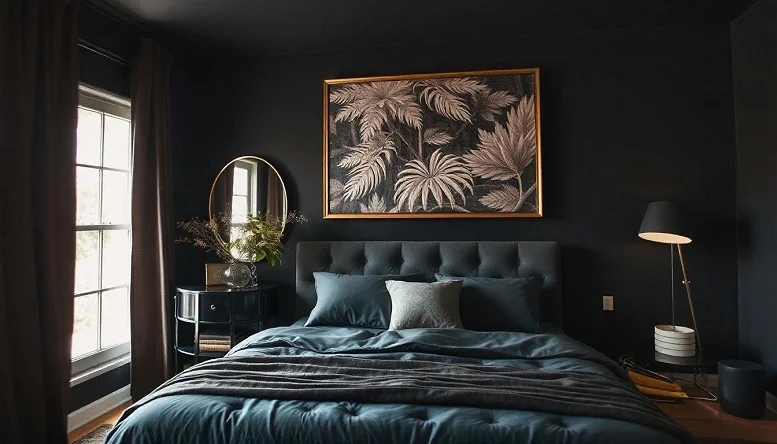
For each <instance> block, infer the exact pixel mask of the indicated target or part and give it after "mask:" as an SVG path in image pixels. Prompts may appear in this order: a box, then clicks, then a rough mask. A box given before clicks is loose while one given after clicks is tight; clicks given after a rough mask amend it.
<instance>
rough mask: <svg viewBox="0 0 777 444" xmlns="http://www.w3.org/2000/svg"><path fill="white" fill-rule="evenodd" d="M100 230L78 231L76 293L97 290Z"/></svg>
mask: <svg viewBox="0 0 777 444" xmlns="http://www.w3.org/2000/svg"><path fill="white" fill-rule="evenodd" d="M99 248H100V232H99V231H78V232H76V285H75V293H85V292H87V291H94V290H97V289H98V288H97V286H98V284H99V283H98V278H99V272H100V271H99V267H100V251H99Z"/></svg>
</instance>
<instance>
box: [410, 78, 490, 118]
mask: <svg viewBox="0 0 777 444" xmlns="http://www.w3.org/2000/svg"><path fill="white" fill-rule="evenodd" d="M486 88H487V87H486V86H485V85H483V84H481V83H480V82H479V81H478V80H477V79H475V78H472V77H462V78H450V79H427V80H419V81H417V82H416V84H415V86H414V88H413V89H414V90H415V89H418V90H420V93H419V95H418V98H419V99H420V100H421V101H423V102H424V103H425V104H426V106H428V107H429V108H430V109H433V110H434V111H436V112H437V113H439V114H440V115H442V116H445V117H447V118H449V119H451V120H458V121H461V122H468V123H472V114H471V111H470V108H469V105H468V104H467V101H466V97H464V96H466V95H468V94H469V95H473V96H474V95H475V94H478V93H482V92H483V91H485V89H486Z"/></svg>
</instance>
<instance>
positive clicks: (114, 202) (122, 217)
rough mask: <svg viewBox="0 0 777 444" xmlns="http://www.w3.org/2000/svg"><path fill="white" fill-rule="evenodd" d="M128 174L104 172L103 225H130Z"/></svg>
mask: <svg viewBox="0 0 777 444" xmlns="http://www.w3.org/2000/svg"><path fill="white" fill-rule="evenodd" d="M127 178H128V174H127V173H119V172H116V171H103V214H102V218H103V223H104V224H127V223H129V217H128V216H129V193H128V185H129V183H128V180H127Z"/></svg>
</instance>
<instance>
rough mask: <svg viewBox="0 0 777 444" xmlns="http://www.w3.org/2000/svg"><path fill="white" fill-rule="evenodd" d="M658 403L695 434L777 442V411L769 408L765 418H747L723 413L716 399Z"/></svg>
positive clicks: (701, 436) (703, 436)
mask: <svg viewBox="0 0 777 444" xmlns="http://www.w3.org/2000/svg"><path fill="white" fill-rule="evenodd" d="M658 406H659V407H661V409H662V410H663V411H664V412H666V413H667V414H668V415H669V416H671V417H672V418H674V419H675V421H677V422H679V423H680V424H682V425H683V426H685V428H687V429H688V430H689V431H690V432H691V433H693V435H694V436H696V437H700V438H718V439H737V440H745V441H754V442H759V443H761V442H763V443H777V414H775V413H774V412H772V411H770V410H768V409H767V410H766V416H765V417H764V418H763V419H744V418H738V417H736V416H732V415H729V414H728V413H726V412H724V411H723V410H721V409H720V405H719V404H718V403H717V402H708V401H692V400H687V401H682V402H678V403H676V404H666V403H662V404H659V405H658Z"/></svg>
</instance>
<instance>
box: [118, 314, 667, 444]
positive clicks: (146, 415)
mask: <svg viewBox="0 0 777 444" xmlns="http://www.w3.org/2000/svg"><path fill="white" fill-rule="evenodd" d="M260 355H261V356H273V355H278V356H281V355H283V356H285V355H298V356H305V355H341V356H351V357H357V358H363V359H391V360H394V359H396V360H424V361H434V362H445V363H454V364H457V363H461V364H475V365H485V366H506V367H513V368H516V369H522V370H537V371H548V372H582V373H591V374H596V375H600V376H604V377H607V378H612V379H613V380H617V379H620V380H625V379H626V378H627V377H626V375H625V374H624V373H623V370H622V369H621V368H620V367H618V366H617V364H616V363H614V362H613V361H612V360H610V359H608V358H606V357H605V356H603V355H601V354H600V353H598V352H596V351H595V350H593V349H591V348H590V347H587V346H585V345H584V344H582V343H580V342H578V341H575V340H573V339H571V338H569V337H567V336H565V335H563V334H562V333H560V332H558V331H548V332H545V333H540V334H527V333H514V332H474V331H469V330H464V329H411V330H402V331H386V330H375V329H364V328H355V327H303V326H302V324H301V323H296V324H294V325H292V326H290V327H279V328H273V329H268V330H265V331H262V332H260V333H258V334H255V335H253V336H251V337H249V338H247V339H246V340H244V341H243V342H241V343H240V344H238V345H237V346H235V347H234V348H233V349H232V351H230V353H229V356H260ZM106 442H108V443H110V444H120V443H137V444H142V443H162V442H164V443H328V442H338V443H387V442H402V443H432V442H434V443H467V442H477V443H528V442H537V443H571V444H575V443H586V444H588V443H624V442H629V443H634V444H641V443H668V444H671V443H678V442H680V441H679V440H678V438H676V437H674V436H672V435H670V434H669V433H668V432H666V431H664V430H659V429H655V428H651V427H648V426H645V425H640V424H637V423H632V422H627V421H623V420H618V419H613V418H599V417H593V416H571V415H564V414H560V413H553V412H546V411H533V410H508V409H490V408H478V407H467V406H445V405H434V403H433V402H431V403H425V404H384V403H355V402H331V401H327V402H316V401H310V400H307V401H301V400H293V399H285V400H280V399H257V398H251V397H240V396H213V395H199V394H186V395H175V396H165V397H160V398H156V399H152V400H150V401H141V402H139V403H138V404H137V405H136V406H134V407H132V408H130V409H129V410H128V411H127V412H125V414H124V415H123V416H122V418H121V420H120V421H119V423H118V424H117V425H116V427H115V428H114V429H113V430H112V432H111V433H110V435H109V437H108V439H107V441H106Z"/></svg>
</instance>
